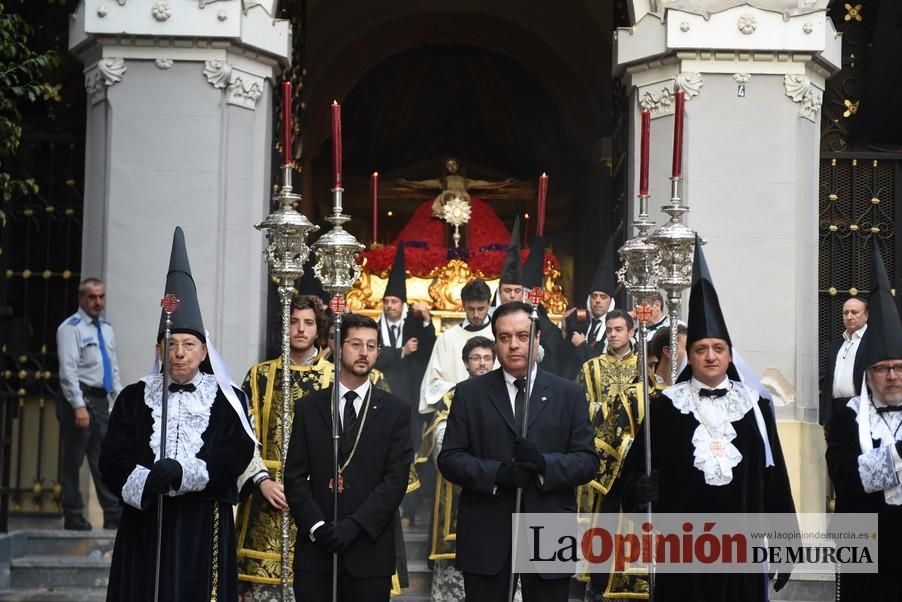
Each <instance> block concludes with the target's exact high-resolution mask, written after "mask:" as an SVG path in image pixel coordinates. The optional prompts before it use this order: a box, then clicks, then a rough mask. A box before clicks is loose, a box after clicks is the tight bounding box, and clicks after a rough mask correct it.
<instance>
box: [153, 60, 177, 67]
mask: <svg viewBox="0 0 902 602" xmlns="http://www.w3.org/2000/svg"><path fill="white" fill-rule="evenodd" d="M154 63H156V65H157V67H159V68H160V69H169V68H170V67H172V65H173V64H174V63H175V61H173V60H172V59H156V60H155V61H154Z"/></svg>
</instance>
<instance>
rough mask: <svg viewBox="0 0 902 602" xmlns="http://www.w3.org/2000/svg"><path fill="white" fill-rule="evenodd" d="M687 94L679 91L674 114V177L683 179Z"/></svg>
mask: <svg viewBox="0 0 902 602" xmlns="http://www.w3.org/2000/svg"><path fill="white" fill-rule="evenodd" d="M685 103H686V94H685V92H683V91H682V90H677V93H676V107H675V111H674V113H673V177H674V178H681V177H683V117H684V113H685V109H684V105H685Z"/></svg>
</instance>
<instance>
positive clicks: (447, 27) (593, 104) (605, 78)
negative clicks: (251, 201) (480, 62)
mask: <svg viewBox="0 0 902 602" xmlns="http://www.w3.org/2000/svg"><path fill="white" fill-rule="evenodd" d="M598 4H599V3H597V2H588V1H587V2H582V1H581V0H579V1H578V0H574V1H572V2H570V3H568V4H567V5H565V6H561V5H557V6H554V7H553V8H552V6H551V5H549V4H547V3H537V2H527V3H524V2H517V1H515V0H495V1H493V2H490V3H486V2H480V1H478V0H455V1H453V2H452V1H449V0H432V1H427V2H416V3H411V2H391V3H390V2H374V1H370V2H365V1H363V0H343V1H342V2H313V3H311V4H310V7H309V9H308V12H309V14H308V18H307V24H308V27H307V39H306V41H305V43H306V51H305V55H306V57H305V61H304V63H305V67H306V69H307V72H308V75H307V80H306V84H305V100H306V110H305V119H304V125H305V131H304V138H305V145H306V146H307V149H309V150H313V151H314V152H315V150H314V149H315V148H316V147H317V146H318V145H319V143H320V142H321V141H322V140H324V139H325V138H326V137H327V136H328V134H329V132H328V104H329V102H330V100H331V99H333V98H335V99H338V100H339V101H343V100H344V99H346V98H348V96H349V94H350V93H351V90H352V89H353V88H354V87H355V86H356V85H357V84H358V83H360V82H361V80H363V79H364V78H365V77H366V75H367V74H368V73H369V72H370V71H372V70H373V69H374V68H376V67H377V66H378V65H380V64H381V63H383V62H385V61H387V60H391V58H392V57H394V56H395V55H398V54H403V53H404V52H405V51H408V50H412V49H416V48H424V47H427V46H436V45H439V46H440V45H458V46H469V47H473V48H481V49H484V50H487V51H489V52H490V53H492V54H495V55H500V56H501V57H506V58H508V59H510V61H511V63H512V64H513V63H515V64H517V65H519V66H520V67H521V70H525V71H528V72H530V73H531V74H532V75H533V76H534V78H535V79H536V80H537V81H538V82H539V83H540V85H541V87H542V88H544V90H545V93H546V95H547V96H548V97H550V98H551V100H552V106H553V107H554V108H555V109H556V112H557V113H558V114H559V115H560V117H559V119H560V122H561V127H562V129H563V132H562V133H563V135H565V136H566V138H567V139H568V140H569V143H570V144H571V145H572V146H574V147H578V148H588V147H589V146H591V144H592V143H594V142H595V141H596V140H597V139H598V138H599V137H601V136H602V135H604V134H605V133H606V132H607V131H608V130H609V129H610V119H609V114H610V105H611V94H610V64H611V57H610V32H611V29H610V21H611V19H612V13H613V9H611V8H610V7H608V8H607V9H606V10H605V9H604V8H602V9H599V8H596V5H598ZM601 4H605V3H601ZM472 64H473V63H471V64H470V66H468V67H465V68H471V67H472ZM465 74H466V72H464V73H463V74H462V73H461V72H457V73H455V72H452V73H449V74H448V77H452V78H453V77H458V78H460V79H461V81H462V82H463V83H465V82H466V80H465V79H464V78H463V77H461V76H462V75H465ZM395 90H396V91H398V92H400V90H398V88H395ZM404 90H405V91H406V88H404ZM483 91H485V90H483Z"/></svg>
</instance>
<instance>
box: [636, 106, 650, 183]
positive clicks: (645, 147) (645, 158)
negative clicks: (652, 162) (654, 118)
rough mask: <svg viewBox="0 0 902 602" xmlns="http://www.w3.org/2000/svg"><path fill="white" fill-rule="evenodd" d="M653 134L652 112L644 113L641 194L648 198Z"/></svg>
mask: <svg viewBox="0 0 902 602" xmlns="http://www.w3.org/2000/svg"><path fill="white" fill-rule="evenodd" d="M650 132H651V111H649V110H648V109H645V110H644V111H642V137H641V141H640V143H639V146H640V150H639V152H640V154H639V194H640V195H642V196H648V151H649V143H650V141H649V137H650Z"/></svg>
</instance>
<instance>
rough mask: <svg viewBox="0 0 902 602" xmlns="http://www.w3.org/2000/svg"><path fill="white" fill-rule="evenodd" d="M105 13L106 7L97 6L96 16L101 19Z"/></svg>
mask: <svg viewBox="0 0 902 602" xmlns="http://www.w3.org/2000/svg"><path fill="white" fill-rule="evenodd" d="M106 15H107V11H106V7H105V6H98V7H97V16H98V17H100V18H101V19H103V18H104V17H105V16H106Z"/></svg>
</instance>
